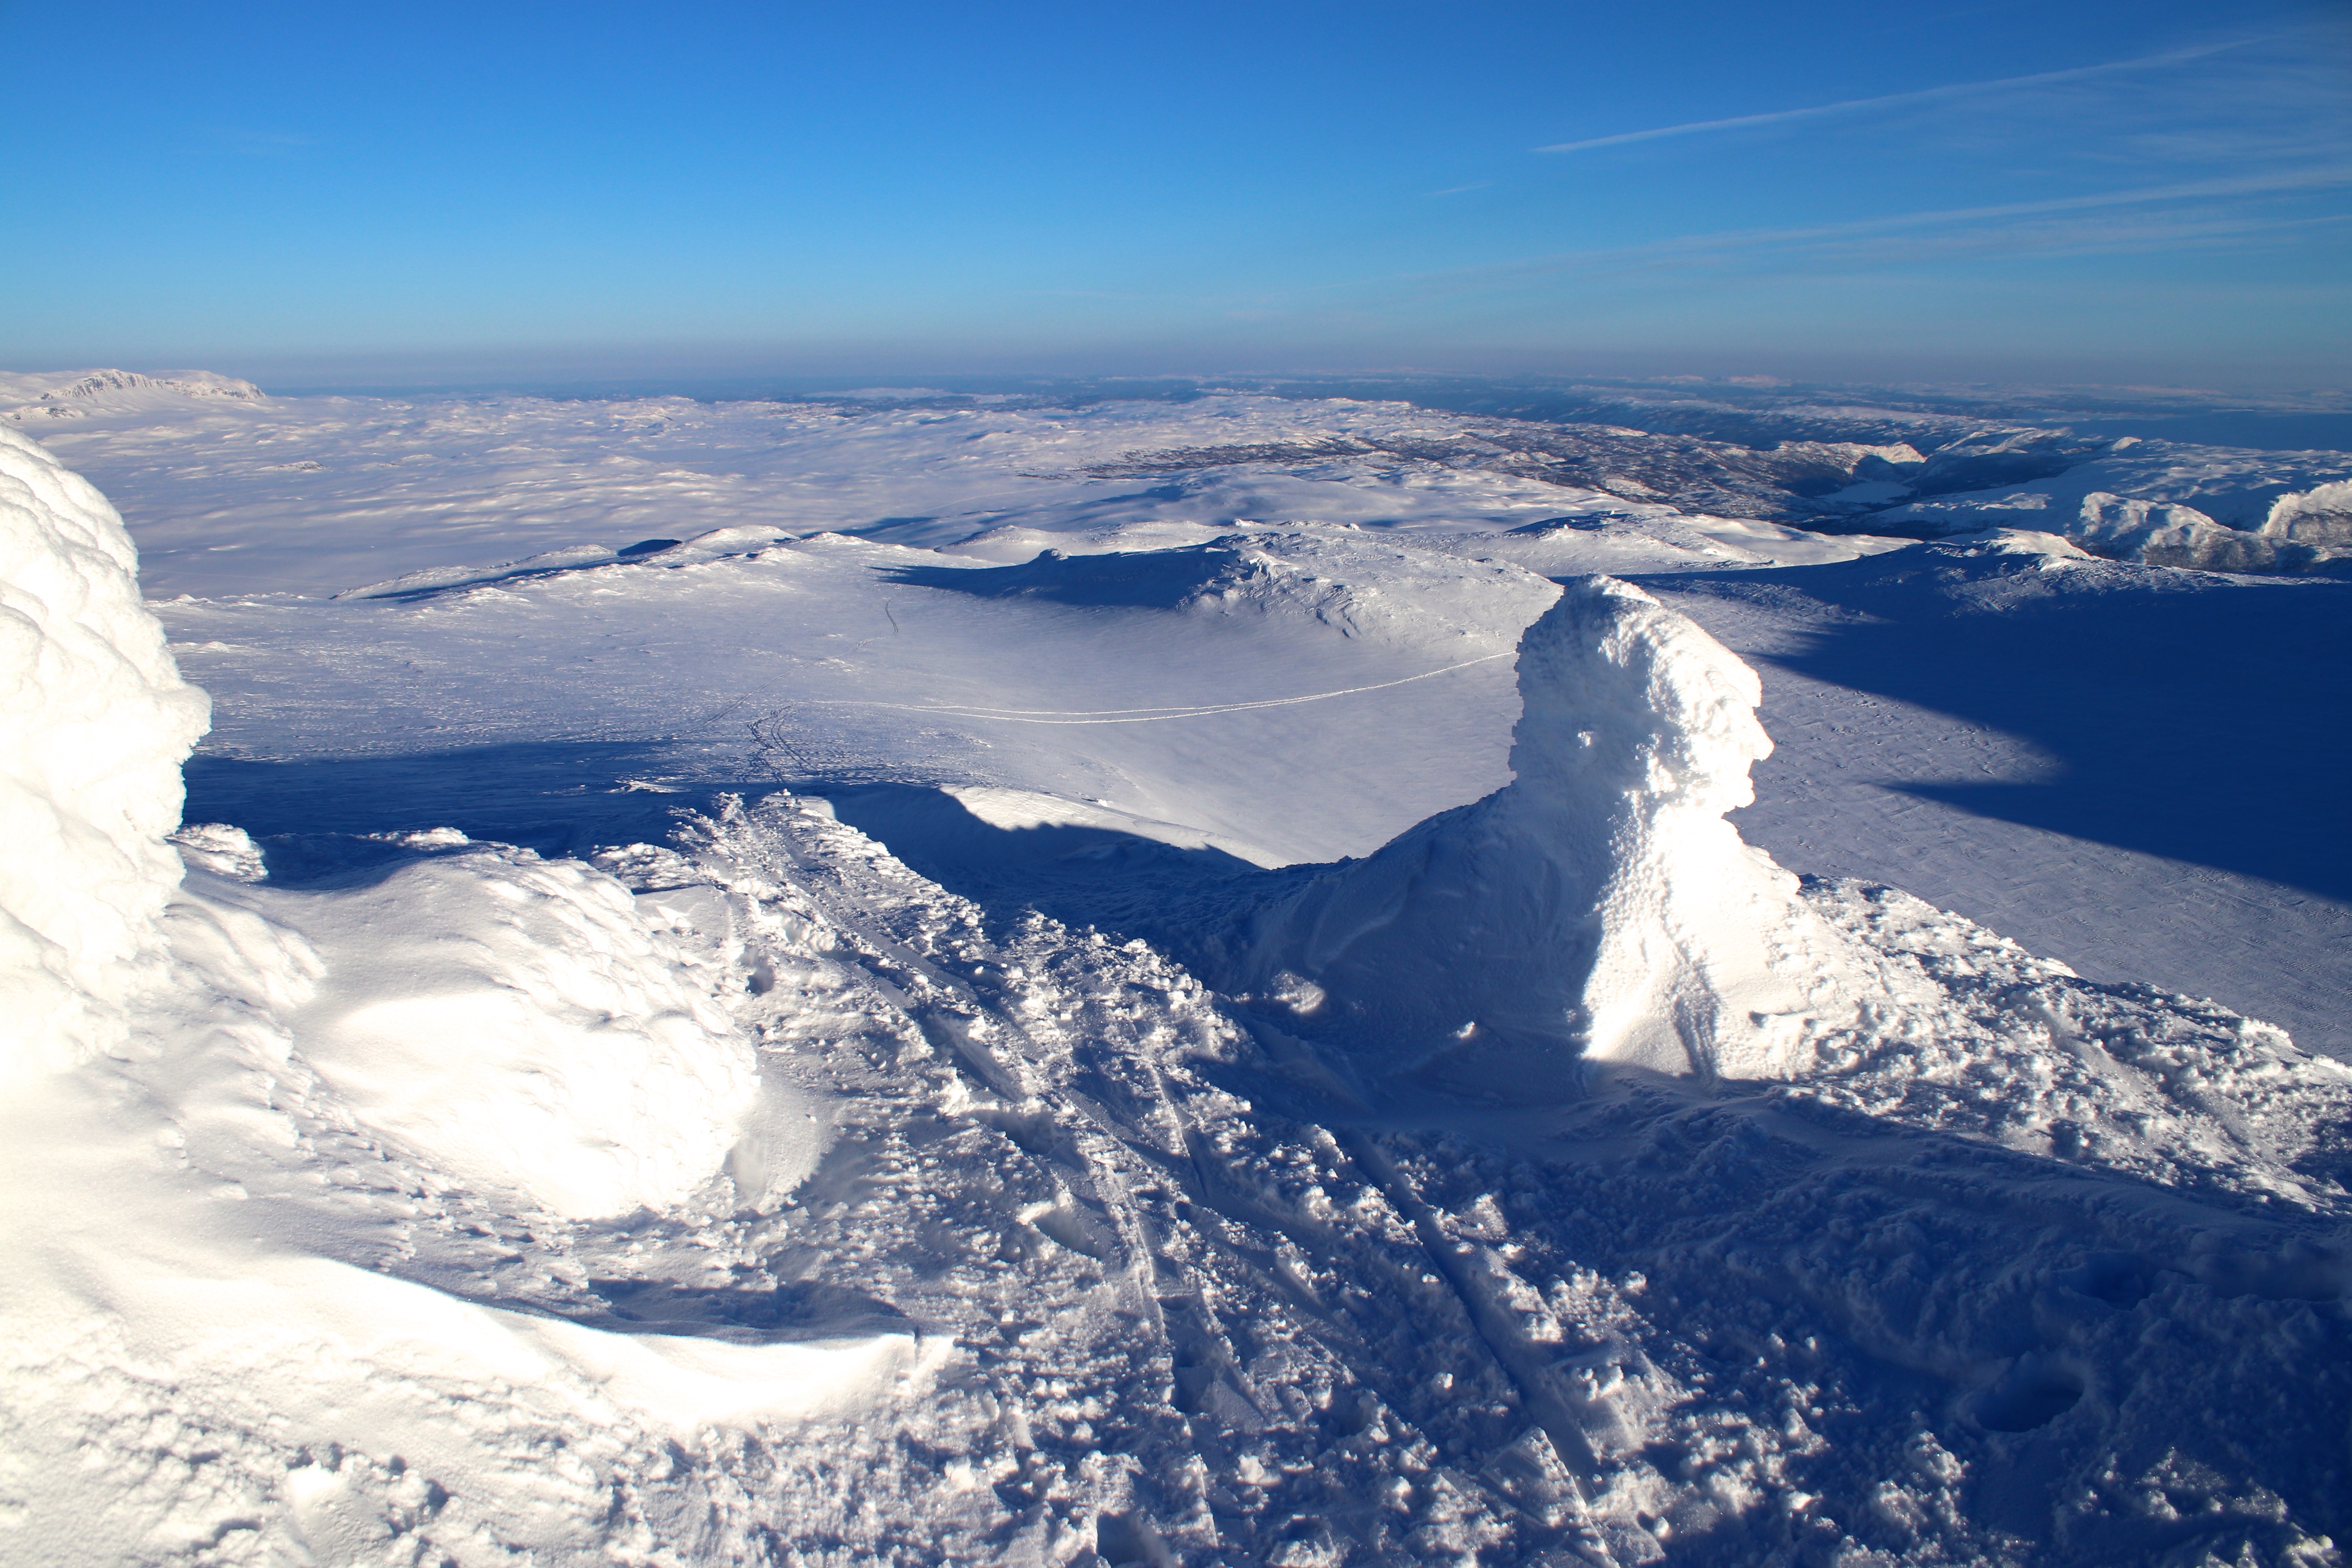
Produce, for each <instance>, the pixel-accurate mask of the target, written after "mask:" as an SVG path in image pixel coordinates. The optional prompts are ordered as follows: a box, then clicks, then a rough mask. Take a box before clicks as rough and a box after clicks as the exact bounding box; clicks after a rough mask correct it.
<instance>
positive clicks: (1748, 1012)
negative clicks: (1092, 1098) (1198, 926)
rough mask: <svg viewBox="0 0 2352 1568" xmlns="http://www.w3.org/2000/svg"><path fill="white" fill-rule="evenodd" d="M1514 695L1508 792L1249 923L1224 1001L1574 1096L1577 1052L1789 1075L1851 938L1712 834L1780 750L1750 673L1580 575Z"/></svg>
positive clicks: (1760, 858)
mask: <svg viewBox="0 0 2352 1568" xmlns="http://www.w3.org/2000/svg"><path fill="white" fill-rule="evenodd" d="M1519 691H1520V695H1521V699H1522V700H1523V701H1524V703H1525V712H1524V714H1523V715H1522V717H1521V718H1520V720H1519V723H1518V727H1517V731H1515V733H1514V743H1513V747H1512V752H1511V766H1512V769H1513V771H1514V773H1516V774H1517V778H1516V780H1515V781H1514V782H1513V783H1512V784H1509V785H1507V786H1506V787H1505V788H1503V789H1501V790H1498V791H1496V793H1495V794H1493V795H1488V796H1487V797H1486V799H1484V800H1482V801H1479V802H1477V803H1475V805H1468V806H1464V807H1462V808H1460V809H1458V810H1455V811H1452V812H1447V813H1445V814H1444V815H1443V816H1435V817H1433V818H1431V819H1430V820H1429V821H1427V822H1424V823H1423V824H1421V825H1420V826H1417V827H1415V828H1413V829H1412V831H1410V832H1408V833H1406V834H1404V835H1402V837H1399V838H1397V839H1396V840H1394V841H1393V842H1391V844H1389V845H1388V846H1386V847H1384V848H1382V849H1381V851H1380V852H1379V853H1378V854H1376V855H1374V856H1372V857H1371V858H1369V859H1367V860H1363V861H1360V862H1347V863H1342V865H1341V866H1340V867H1339V868H1335V869H1333V870H1330V871H1328V872H1326V873H1325V874H1323V875H1322V876H1320V877H1318V878H1317V879H1314V880H1313V881H1311V882H1309V883H1307V885H1306V886H1305V887H1303V888H1301V889H1298V890H1297V892H1295V893H1294V894H1293V895H1292V896H1290V897H1289V898H1288V899H1286V900H1282V901H1281V902H1279V903H1277V904H1276V905H1274V906H1273V907H1271V908H1269V909H1266V910H1261V911H1260V912H1259V913H1258V914H1256V915H1255V917H1253V919H1252V922H1251V926H1250V929H1249V931H1247V932H1246V934H1245V935H1244V936H1243V937H1242V939H1241V946H1242V951H1243V957H1242V960H1241V963H1240V968H1241V969H1242V971H1243V974H1242V976H1241V987H1240V988H1242V989H1245V990H1249V991H1254V992H1256V993H1259V994H1269V993H1271V992H1273V991H1275V990H1277V989H1281V988H1282V987H1285V986H1287V987H1289V988H1290V989H1292V990H1296V989H1297V982H1298V981H1299V980H1300V979H1302V978H1303V979H1305V980H1307V981H1311V982H1312V983H1314V984H1317V985H1318V986H1319V987H1321V989H1322V990H1323V991H1325V992H1327V993H1328V994H1329V995H1330V996H1331V997H1332V998H1333V999H1334V1001H1335V1002H1336V1003H1337V1004H1338V1005H1336V1006H1327V1007H1325V1008H1323V1009H1320V1010H1319V1012H1320V1015H1321V1019H1328V1020H1329V1026H1330V1027H1331V1028H1332V1029H1334V1030H1335V1031H1336V1032H1338V1033H1339V1034H1341V1035H1343V1036H1344V1037H1345V1038H1346V1039H1347V1040H1348V1041H1349V1044H1350V1046H1351V1047H1353V1048H1354V1053H1355V1057H1356V1059H1357V1060H1358V1061H1359V1062H1360V1063H1361V1064H1363V1065H1365V1066H1367V1067H1369V1068H1372V1070H1374V1071H1375V1072H1379V1073H1383V1074H1386V1073H1397V1072H1409V1073H1412V1074H1414V1075H1415V1076H1416V1077H1418V1078H1419V1079H1421V1080H1422V1081H1424V1082H1430V1081H1438V1082H1443V1083H1444V1084H1445V1085H1446V1086H1448V1087H1454V1088H1460V1089H1470V1090H1473V1091H1475V1092H1504V1093H1507V1094H1509V1095H1511V1096H1513V1097H1514V1098H1523V1097H1528V1096H1544V1095H1550V1094H1559V1093H1563V1092H1567V1091H1569V1090H1570V1089H1572V1088H1573V1086H1574V1085H1575V1083H1576V1081H1577V1079H1578V1072H1579V1069H1578V1067H1577V1063H1578V1062H1579V1061H1580V1060H1587V1061H1615V1062H1623V1063H1628V1064H1632V1065H1635V1066H1639V1067H1643V1068H1651V1069H1654V1070H1657V1071H1663V1072H1674V1073H1681V1072H1689V1071H1697V1072H1702V1073H1709V1074H1724V1075H1733V1076H1743V1077H1745V1076H1759V1075H1764V1074H1769V1073H1773V1072H1777V1071H1780V1070H1785V1068H1787V1067H1789V1066H1790V1065H1791V1064H1790V1062H1788V1061H1786V1060H1784V1059H1783V1058H1786V1057H1787V1056H1788V1054H1789V1049H1790V1042H1792V1041H1793V1040H1794V1039H1795V1037H1796V1035H1797V1031H1796V1030H1794V1029H1790V1028H1786V1027H1782V1026H1780V1024H1779V1023H1777V1022H1776V1021H1777V1020H1783V1019H1786V1018H1788V1017H1789V1016H1791V1015H1794V1014H1796V1013H1798V1012H1799V1011H1801V1009H1803V1008H1804V1007H1805V1005H1806V1001H1807V998H1806V994H1805V990H1804V988H1803V987H1801V985H1800V984H1799V983H1798V979H1799V977H1800V976H1802V977H1804V978H1806V979H1809V980H1811V981H1813V982H1815V989H1819V988H1820V984H1819V983H1820V982H1822V981H1823V980H1825V979H1833V978H1834V977H1835V973H1836V971H1838V970H1839V969H1840V968H1841V967H1842V964H1841V960H1842V958H1843V956H1844V954H1843V949H1844V947H1845V944H1844V943H1843V942H1841V941H1840V940H1839V939H1837V938H1836V937H1835V936H1834V935H1833V934H1832V932H1830V931H1829V930H1828V929H1827V927H1826V926H1825V925H1823V923H1822V921H1820V919H1819V917H1817V916H1815V915H1814V914H1812V913H1811V911H1810V910H1808V909H1807V908H1805V906H1804V905H1803V903H1802V902H1801V900H1800V898H1799V896H1798V884H1797V879H1796V878H1794V877H1792V876H1790V874H1789V873H1787V872H1785V871H1782V870H1781V869H1780V868H1779V867H1777V866H1775V865H1774V864H1773V863H1772V861H1771V859H1770V858H1769V857H1767V856H1765V855H1764V854H1763V853H1761V852H1760V851H1759V850H1755V849H1752V848H1750V847H1748V846H1747V845H1745V844H1743V843H1742V842H1741V841H1740V839H1739V836H1738V833H1737V832H1736V831H1735V830H1734V829H1733V828H1732V827H1731V826H1730V824H1728V823H1727V822H1726V821H1724V819H1723V814H1724V813H1725V812H1727V811H1728V810H1730V809H1732V808H1733V807H1735V806H1739V805H1746V804H1748V801H1749V800H1750V799H1752V798H1753V793H1752V791H1751V789H1750V787H1749V784H1748V768H1749V765H1750V764H1751V763H1755V762H1757V761H1758V760H1759V759H1761V758H1763V757H1765V756H1768V755H1769V754H1770V752H1771V749H1772V743H1771V741H1770V740H1769V738H1768V737H1767V736H1766V734H1765V733H1764V729H1763V726H1762V725H1760V724H1759V723H1758V722H1757V721H1756V712H1755V710H1756V705H1757V703H1758V701H1759V698H1760V689H1759V685H1758V682H1757V678H1756V675H1755V672H1754V671H1752V670H1750V669H1749V668H1748V667H1747V666H1746V665H1744V664H1742V663H1741V662H1740V661H1739V660H1738V658H1735V657H1734V656H1733V655H1732V654H1731V653H1730V652H1728V651H1727V649H1725V648H1724V647H1723V646H1722V645H1721V644H1719V643H1717V642H1716V641H1715V639H1714V638H1712V637H1708V636H1707V635H1706V633H1705V632H1703V631H1701V630H1699V628H1698V627H1697V626H1696V625H1694V624H1693V623H1692V622H1691V621H1689V620H1688V619H1686V618H1685V617H1684V616H1680V615H1678V614H1676V613H1675V612H1674V611H1672V610H1669V609H1667V608H1665V607H1664V605H1660V604H1659V603H1658V602H1657V601H1656V600H1654V599H1653V598H1651V597H1650V596H1649V595H1647V594H1645V593H1643V592H1642V591H1641V590H1640V589H1638V588H1635V587H1633V586H1632V585H1631V584H1625V583H1621V582H1618V581H1616V580H1614V579H1612V578H1607V577H1586V578H1580V579H1576V580H1573V581H1572V582H1571V583H1570V584H1569V585H1568V590H1567V592H1566V593H1565V594H1564V595H1562V596H1561V598H1560V599H1559V603H1558V604H1556V605H1554V606H1553V607H1552V608H1551V609H1550V610H1549V612H1547V613H1546V614H1545V616H1543V618H1542V619H1540V620H1538V622H1537V623H1536V624H1535V625H1534V626H1531V627H1529V628H1528V632H1527V634H1526V635H1525V637H1523V638H1522V639H1521V641H1520V644H1519ZM1854 967H1856V968H1857V969H1864V967H1865V966H1861V965H1855V966H1854ZM1830 990H1831V991H1832V992H1833V993H1835V992H1840V991H1842V990H1843V988H1841V987H1838V986H1835V985H1832V986H1831V987H1830ZM1318 1022H1320V1019H1318Z"/></svg>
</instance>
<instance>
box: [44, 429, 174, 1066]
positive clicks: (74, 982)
mask: <svg viewBox="0 0 2352 1568" xmlns="http://www.w3.org/2000/svg"><path fill="white" fill-rule="evenodd" d="M136 562H137V557H136V554H135V552H134V551H133V549H132V546H131V538H130V536H129V535H128V534H127V533H125V532H124V531H123V529H122V522H121V519H120V518H119V517H117V516H116V515H115V511H114V509H113V508H112V507H110V506H109V505H108V504H107V503H106V500H105V498H104V497H102V496H100V494H99V493H98V492H97V490H95V489H92V488H91V487H90V485H89V482H88V481H87V480H85V479H82V478H81V477H80V476H79V474H75V473H73V472H71V471H69V470H68V469H67V468H64V467H63V466H62V465H60V464H59V463H58V461H57V459H56V458H52V457H51V456H50V455H49V454H48V452H47V450H45V449H44V448H42V447H38V446H37V445H35V444H34V443H33V442H31V441H28V440H26V438H25V437H22V436H19V435H17V434H16V433H15V432H14V431H5V430H0V834H5V837H6V840H7V843H8V854H7V856H6V858H5V860H0V1009H5V1011H6V1013H7V1015H8V1019H9V1027H8V1033H7V1037H6V1039H5V1043H0V1082H10V1081H13V1080H14V1079H16V1078H17V1077H19V1076H20V1075H21V1074H23V1073H26V1072H28V1071H32V1070H37V1069H38V1068H45V1067H48V1068H55V1067H64V1066H70V1065H71V1064H73V1063H75V1062H77V1061H81V1060H86V1059H87V1058H89V1057H91V1056H93V1055H96V1054H98V1053H100V1052H102V1051H106V1050H109V1049H111V1048H113V1047H117V1046H118V1045H119V1044H120V1043H121V1039H122V1037H123V1034H124V1031H125V1028H126V1027H127V1025H126V1022H125V1016H124V1014H123V1011H122V1009H123V1005H124V1003H125V1002H126V1001H127V1000H128V999H129V997H130V995H131V993H133V992H135V991H136V990H138V989H139V988H140V987H142V986H143V985H146V984H152V982H153V980H154V978H155V975H156V972H157V969H158V966H159V964H160V963H161V956H162V942H161V938H160V936H159V934H158V931H157V927H156V921H157V920H158V918H159V917H160V916H161V915H162V914H163V903H164V900H166V899H167V898H169V897H170V895H171V891H172V888H173V884H175V883H176V882H177V881H178V880H179V875H180V866H179V862H178V860H177V859H175V858H173V855H172V852H171V851H170V850H169V849H168V848H166V847H164V846H163V835H164V834H165V833H166V832H168V831H170V830H171V829H172V828H173V826H177V825H178V823H179V819H180V801H181V783H180V762H181V759H182V758H184V757H185V756H186V755H187V754H188V752H189V749H190V748H191V747H193V746H194V744H195V742H196V738H197V737H198V736H199V735H201V734H203V733H204V731H205V721H206V713H207V710H208V704H207V703H206V701H205V694H204V693H203V692H201V691H199V690H197V689H195V688H194V687H192V686H190V685H188V684H187V683H186V682H184V681H183V680H182V679H180V675H179V671H178V669H177V668H175V667H174V665H173V661H172V656H171V654H170V652H169V651H168V650H167V649H166V647H165V646H164V640H163V628H162V627H161V626H158V625H157V624H156V622H155V617H154V616H152V615H150V614H149V613H148V612H147V609H146V607H145V606H144V605H142V604H141V603H140V602H139V587H138V581H137V577H136V572H137V565H136Z"/></svg>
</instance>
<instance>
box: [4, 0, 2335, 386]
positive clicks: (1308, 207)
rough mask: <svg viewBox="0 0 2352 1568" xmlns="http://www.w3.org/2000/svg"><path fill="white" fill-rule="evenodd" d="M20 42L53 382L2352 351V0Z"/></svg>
mask: <svg viewBox="0 0 2352 1568" xmlns="http://www.w3.org/2000/svg"><path fill="white" fill-rule="evenodd" d="M0 29H5V31H0V37H5V38H6V40H7V49H6V58H5V64H4V65H0V71H5V89H6V94H7V100H8V102H9V104H10V108H11V114H10V122H11V128H12V132H13V134H12V136H11V138H10V140H11V142H12V147H11V151H10V153H9V156H8V159H7V162H6V163H5V169H4V170H0V200H5V210H6V211H7V212H8V213H9V215H10V216H9V222H8V225H7V228H8V239H7V242H6V244H5V246H0V291H5V299H6V300H7V301H8V308H7V309H6V310H5V313H0V364H7V365H13V366H16V367H20V368H46V367H65V366H73V365H81V364H90V363H123V364H131V365H134V366H150V367H152V366H164V365H183V364H202V365H205V366H208V367H211V368H216V369H221V370H226V371H232V372H243V373H246V374H261V375H262V376H263V378H264V379H265V380H268V379H271V378H272V377H273V376H274V377H275V379H278V380H279V381H281V382H282V381H284V380H286V379H288V377H289V376H292V377H295V378H296V379H299V378H300V377H301V376H304V375H309V374H317V375H321V376H325V377H328V378H334V377H338V376H341V377H345V378H351V377H360V378H364V377H367V376H369V375H378V376H388V375H394V374H412V373H413V374H422V375H428V376H431V377H435V378H439V377H442V376H445V375H446V376H455V377H458V378H462V377H463V376H465V375H467V374H474V373H479V374H487V375H500V374H521V373H525V372H536V373H542V374H561V373H562V371H563V370H564V369H565V368H566V367H576V368H579V369H581V370H583V371H584V372H590V373H594V374H725V373H730V372H739V371H740V372H747V373H757V372H777V373H785V372H794V371H802V372H813V373H824V374H830V373H835V372H856V371H866V370H870V371H872V372H873V373H874V374H908V373H919V372H920V371H922V370H925V369H933V370H937V371H940V372H942V373H946V372H953V371H963V372H982V371H991V370H1044V371H1064V372H1137V373H1153V372H1184V371H1194V372H1215V371H1232V372H1238V371H1246V370H1266V371H1281V370H1303V369H1316V368H1330V369H1347V368H1358V367H1372V366H1381V367H1405V366H1418V367H1422V368H1429V369H1445V370H1496V371H1507V372H1514V373H1528V372H1546V371H1561V372H1575V371H1584V372H1591V373H1601V374H1644V373H1655V374H1787V375H1865V376H1901V377H1904V378H1906V379H1909V378H1915V377H1947V378H1948V377H1953V376H2001V375H2018V376H2049V375H2069V376H2072V377H2073V378H2075V379H2156V380H2167V381H2180V380H2184V379H2186V380H2198V379H2202V380H2206V381H2212V382H2217V383H2222V384H2229V383H2246V384H2254V383H2268V384H2344V383H2345V382H2347V380H2352V376H2347V374H2346V372H2345V370H2344V368H2343V367H2344V366H2345V365H2346V364H2347V363H2352V360H2347V351H2352V311H2347V294H2352V199H2347V193H2352V11H2347V8H2345V7H2344V6H2342V5H2314V4H2305V3H2300V0H2296V3H2284V4H2273V3H2265V0H2252V3H2251V4H2242V5H2238V6H2236V7H2234V8H2232V9H2231V10H2229V11H2227V12H2226V13H2224V12H2223V11H2222V10H2221V8H2219V7H2215V6H2212V5H2189V4H2185V3H2179V0H2134V3H2132V4H2080V5H2074V4H2063V3H2061V4H2056V5H2053V4H2050V3H2048V0H2037V3H2030V4H2009V3H1990V4H1953V5H1933V4H1928V5H1915V6H1899V7H1898V6H1891V5H1883V4H1873V5H1798V6H1767V5H1755V4H1752V3H1751V4H1745V5H1722V4H1646V5H1609V6H1605V7H1604V6H1596V5H1482V4H1475V3H1462V0H1456V3H1455V4H1452V5H1444V6H1432V5H1425V4H1417V5H1391V4H1381V3H1360V4H1345V5H1342V4H1283V3H1280V0H1259V3H1256V4H1251V5H1227V4H1223V3H1221V0H1212V3H1202V0H1192V3H1188V4H1186V5H1181V6H1176V5H1116V4H1114V5H1102V4H1094V5H1061V4H1030V5H991V4H985V3H980V0H967V3H963V4H956V5H947V4H914V5H896V6H891V5H863V6H856V7H852V6H845V5H830V6H816V5H798V4H768V5H674V6H667V7H656V6H649V5H629V6H619V5H593V4H568V5H537V4H525V3H517V4H498V3H492V4H488V5H484V4H481V3H479V0H476V3H474V4H470V5H441V4H435V3H424V4H408V5H400V6H369V7H360V6H320V5H271V4H229V5H210V6H201V7H200V6H188V5H147V4H108V3H107V0H81V3H79V4H76V5H57V4H38V5H36V4H26V3H23V0H0Z"/></svg>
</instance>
